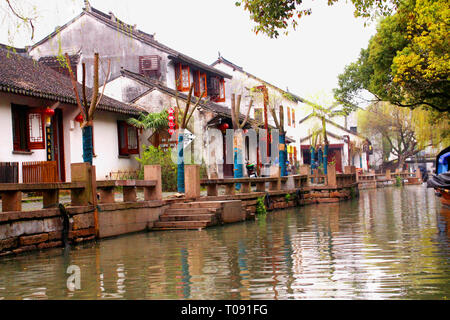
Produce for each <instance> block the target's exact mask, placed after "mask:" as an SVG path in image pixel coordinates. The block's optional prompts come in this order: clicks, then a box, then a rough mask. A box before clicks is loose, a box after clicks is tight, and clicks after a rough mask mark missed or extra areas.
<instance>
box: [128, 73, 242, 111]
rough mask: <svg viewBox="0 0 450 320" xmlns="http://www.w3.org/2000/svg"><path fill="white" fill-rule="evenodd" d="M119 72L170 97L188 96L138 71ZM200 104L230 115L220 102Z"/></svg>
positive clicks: (185, 97)
mask: <svg viewBox="0 0 450 320" xmlns="http://www.w3.org/2000/svg"><path fill="white" fill-rule="evenodd" d="M121 74H122V75H123V76H125V77H128V78H131V79H134V80H136V81H138V82H139V83H141V84H143V85H145V86H147V87H149V88H150V89H152V88H156V89H158V90H159V91H161V92H165V93H167V94H169V95H170V96H172V97H175V96H176V95H177V94H178V97H180V99H183V100H184V101H187V98H188V95H187V94H185V93H182V92H178V93H177V90H175V89H171V88H169V87H167V86H165V85H164V84H162V83H161V82H159V81H155V80H152V79H150V78H147V77H144V76H143V75H141V74H138V73H135V72H132V71H129V70H125V69H122V70H121ZM147 92H148V91H146V92H145V93H147ZM196 98H197V97H192V98H191V102H192V103H195V102H197V99H196ZM200 106H202V107H204V108H205V109H208V110H211V111H213V112H215V113H218V114H221V115H224V116H228V117H231V110H230V109H229V108H227V107H224V106H222V105H220V104H217V103H214V102H211V101H207V102H204V103H200ZM241 116H242V117H244V118H245V116H244V115H241Z"/></svg>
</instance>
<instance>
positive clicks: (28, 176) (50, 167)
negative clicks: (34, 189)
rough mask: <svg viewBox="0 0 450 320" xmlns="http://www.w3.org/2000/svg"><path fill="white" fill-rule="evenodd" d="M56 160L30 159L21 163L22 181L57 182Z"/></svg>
mask: <svg viewBox="0 0 450 320" xmlns="http://www.w3.org/2000/svg"><path fill="white" fill-rule="evenodd" d="M58 180H59V178H58V168H57V165H56V161H31V162H23V163H22V181H23V183H42V182H58Z"/></svg>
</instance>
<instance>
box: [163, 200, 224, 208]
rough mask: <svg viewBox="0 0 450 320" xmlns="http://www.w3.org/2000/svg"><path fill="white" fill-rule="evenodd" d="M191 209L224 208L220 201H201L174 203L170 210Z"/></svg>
mask: <svg viewBox="0 0 450 320" xmlns="http://www.w3.org/2000/svg"><path fill="white" fill-rule="evenodd" d="M189 208H196V209H200V208H209V209H211V208H216V209H219V208H222V203H221V202H220V201H199V202H178V203H172V204H171V206H170V209H189Z"/></svg>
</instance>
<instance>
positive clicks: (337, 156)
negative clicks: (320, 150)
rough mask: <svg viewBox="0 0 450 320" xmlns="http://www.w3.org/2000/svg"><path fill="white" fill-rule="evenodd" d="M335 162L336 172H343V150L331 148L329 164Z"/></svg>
mask: <svg viewBox="0 0 450 320" xmlns="http://www.w3.org/2000/svg"><path fill="white" fill-rule="evenodd" d="M333 160H334V162H335V163H336V172H343V171H342V155H341V148H330V149H329V150H328V163H330V162H331V161H333Z"/></svg>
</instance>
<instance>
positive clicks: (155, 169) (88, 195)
mask: <svg viewBox="0 0 450 320" xmlns="http://www.w3.org/2000/svg"><path fill="white" fill-rule="evenodd" d="M71 171H72V181H73V182H70V183H62V182H53V183H52V182H50V183H49V182H44V183H0V195H1V198H2V211H3V212H8V211H21V210H22V193H24V192H25V193H29V192H39V193H41V194H42V197H43V208H50V207H56V206H57V205H58V204H59V203H60V201H59V196H60V191H61V190H69V191H70V205H71V206H88V205H96V204H97V203H98V202H99V203H100V204H103V203H114V202H115V199H114V189H115V188H116V187H121V188H122V190H123V202H137V196H136V188H137V187H142V188H143V189H144V201H151V200H162V190H161V167H160V166H145V167H144V174H145V177H146V178H147V180H107V181H95V179H94V178H93V177H92V175H91V173H92V170H91V169H90V167H89V166H88V165H87V164H84V163H82V164H72V165H71ZM89 172H91V173H89ZM94 188H95V189H94ZM93 189H94V191H93ZM97 196H99V198H100V199H99V201H97ZM0 219H1V216H0Z"/></svg>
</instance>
